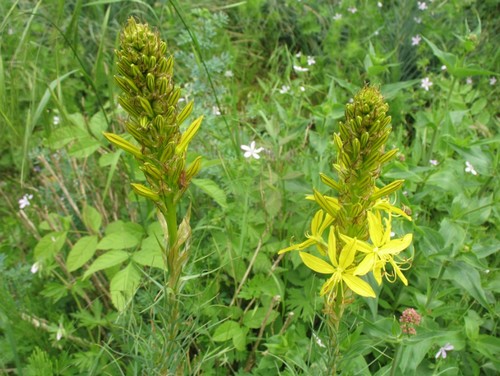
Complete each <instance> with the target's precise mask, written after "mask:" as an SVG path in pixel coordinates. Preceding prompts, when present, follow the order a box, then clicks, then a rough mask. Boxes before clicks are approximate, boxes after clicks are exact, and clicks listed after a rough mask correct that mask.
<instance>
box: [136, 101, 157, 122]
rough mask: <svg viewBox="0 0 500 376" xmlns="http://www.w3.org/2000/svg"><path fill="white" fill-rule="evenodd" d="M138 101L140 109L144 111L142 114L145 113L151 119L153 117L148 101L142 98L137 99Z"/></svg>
mask: <svg viewBox="0 0 500 376" xmlns="http://www.w3.org/2000/svg"><path fill="white" fill-rule="evenodd" d="M137 98H138V100H139V103H140V105H141V107H142V109H143V110H144V112H146V114H147V115H148V116H149V117H151V118H153V117H154V116H155V114H154V112H153V109H152V108H151V104H150V103H149V101H148V100H147V99H146V98H144V97H140V96H139V97H137Z"/></svg>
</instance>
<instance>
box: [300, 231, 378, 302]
mask: <svg viewBox="0 0 500 376" xmlns="http://www.w3.org/2000/svg"><path fill="white" fill-rule="evenodd" d="M299 255H300V258H301V259H302V261H303V262H304V264H306V266H307V267H308V268H310V269H312V270H314V271H315V272H318V273H321V274H331V275H332V276H331V277H330V278H329V279H328V280H327V281H326V282H325V283H324V284H323V286H322V287H321V292H320V294H321V295H325V294H326V293H328V292H334V291H335V288H336V286H337V285H339V286H342V284H343V283H344V282H345V284H346V285H347V287H349V288H350V289H351V290H352V291H354V292H355V293H356V294H358V295H361V296H367V297H371V298H374V297H375V292H374V291H373V289H372V288H371V286H370V285H369V284H368V283H367V282H365V281H363V280H362V279H361V278H359V277H358V276H357V275H355V270H356V265H353V263H354V258H355V256H356V240H355V239H351V240H349V241H348V242H347V243H346V245H345V246H344V247H343V248H342V250H341V251H340V256H339V257H338V260H337V240H336V238H335V229H334V227H333V226H331V227H330V233H329V236H328V258H329V259H330V262H331V264H330V263H328V262H326V261H325V260H323V259H320V258H319V257H316V256H313V255H311V254H309V253H306V252H299Z"/></svg>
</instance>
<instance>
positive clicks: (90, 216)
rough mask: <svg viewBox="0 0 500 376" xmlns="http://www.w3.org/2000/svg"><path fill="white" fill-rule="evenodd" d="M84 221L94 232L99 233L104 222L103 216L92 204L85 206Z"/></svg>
mask: <svg viewBox="0 0 500 376" xmlns="http://www.w3.org/2000/svg"><path fill="white" fill-rule="evenodd" d="M82 215H83V223H85V226H87V228H89V229H91V230H92V231H93V232H95V233H98V232H99V229H100V228H101V224H102V216H101V213H99V212H98V211H97V210H96V209H95V208H93V207H92V206H90V205H85V206H84V207H83V213H82Z"/></svg>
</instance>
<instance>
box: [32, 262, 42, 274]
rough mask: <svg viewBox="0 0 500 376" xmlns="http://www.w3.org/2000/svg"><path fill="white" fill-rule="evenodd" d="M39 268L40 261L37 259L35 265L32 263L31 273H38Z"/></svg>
mask: <svg viewBox="0 0 500 376" xmlns="http://www.w3.org/2000/svg"><path fill="white" fill-rule="evenodd" d="M38 270H40V263H39V262H38V261H37V262H35V263H34V264H33V265H31V269H30V271H31V273H33V274H36V272H38Z"/></svg>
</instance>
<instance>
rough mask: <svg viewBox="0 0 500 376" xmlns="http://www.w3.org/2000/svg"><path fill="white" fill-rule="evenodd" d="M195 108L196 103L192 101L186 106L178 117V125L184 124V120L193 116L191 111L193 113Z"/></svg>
mask: <svg viewBox="0 0 500 376" xmlns="http://www.w3.org/2000/svg"><path fill="white" fill-rule="evenodd" d="M193 106H194V102H193V101H190V102H189V103H188V104H186V105H185V106H184V108H183V109H182V111H181V112H180V113H179V115H177V124H179V125H180V124H182V122H183V121H184V120H186V118H187V117H188V116H189V115H190V114H191V111H193Z"/></svg>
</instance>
